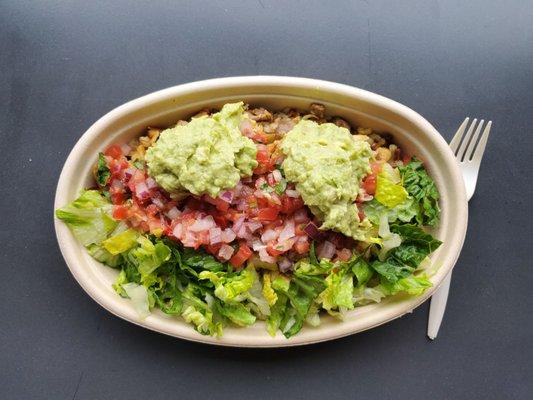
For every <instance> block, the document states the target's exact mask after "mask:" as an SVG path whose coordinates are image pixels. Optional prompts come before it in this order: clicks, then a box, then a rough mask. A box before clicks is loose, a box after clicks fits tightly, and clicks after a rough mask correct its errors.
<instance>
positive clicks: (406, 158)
mask: <svg viewBox="0 0 533 400" xmlns="http://www.w3.org/2000/svg"><path fill="white" fill-rule="evenodd" d="M402 161H403V164H404V165H405V164H409V163H410V162H411V156H409V155H407V154H404V155H403V157H402Z"/></svg>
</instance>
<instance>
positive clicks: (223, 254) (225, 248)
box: [218, 244, 233, 261]
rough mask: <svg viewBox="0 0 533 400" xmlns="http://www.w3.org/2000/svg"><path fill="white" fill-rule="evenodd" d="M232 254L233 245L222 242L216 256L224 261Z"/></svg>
mask: <svg viewBox="0 0 533 400" xmlns="http://www.w3.org/2000/svg"><path fill="white" fill-rule="evenodd" d="M232 255H233V247H231V246H229V245H227V244H223V245H222V246H221V247H220V250H219V251H218V256H219V257H220V258H222V259H223V260H226V261H227V260H229V259H230V258H231V256H232Z"/></svg>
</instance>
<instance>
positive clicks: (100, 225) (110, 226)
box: [56, 190, 118, 246]
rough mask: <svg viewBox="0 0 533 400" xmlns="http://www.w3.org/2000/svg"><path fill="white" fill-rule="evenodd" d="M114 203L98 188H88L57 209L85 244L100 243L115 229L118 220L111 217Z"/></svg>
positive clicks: (63, 219) (57, 212) (62, 218)
mask: <svg viewBox="0 0 533 400" xmlns="http://www.w3.org/2000/svg"><path fill="white" fill-rule="evenodd" d="M111 209H112V204H111V203H110V202H109V201H108V200H107V199H106V198H105V197H104V196H102V195H101V194H100V192H98V191H97V190H86V191H84V192H83V193H82V194H81V196H80V197H78V198H77V199H76V200H74V201H73V202H72V203H70V204H68V205H66V206H65V207H63V208H61V209H59V210H56V217H57V218H59V219H60V220H62V221H64V222H65V223H66V224H67V225H68V227H69V228H70V229H71V231H72V233H73V234H74V236H76V238H77V239H78V240H79V241H80V243H81V244H83V245H84V246H88V245H90V244H99V243H100V242H101V241H103V240H105V239H106V238H107V236H108V235H109V234H110V233H111V232H113V231H114V229H115V228H116V226H117V224H118V223H117V221H115V220H114V219H113V218H111V216H110V213H111Z"/></svg>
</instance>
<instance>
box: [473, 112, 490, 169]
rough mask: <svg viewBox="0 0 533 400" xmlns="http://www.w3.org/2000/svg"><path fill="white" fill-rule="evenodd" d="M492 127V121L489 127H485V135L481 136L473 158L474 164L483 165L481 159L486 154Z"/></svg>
mask: <svg viewBox="0 0 533 400" xmlns="http://www.w3.org/2000/svg"><path fill="white" fill-rule="evenodd" d="M491 126H492V121H489V122H488V124H487V126H486V127H485V130H484V131H483V134H482V135H481V139H480V140H479V145H478V146H477V149H476V151H475V152H474V155H473V156H472V162H474V163H477V164H478V165H479V164H480V163H481V157H483V153H484V152H485V146H486V145H487V140H488V138H489V133H490V127H491Z"/></svg>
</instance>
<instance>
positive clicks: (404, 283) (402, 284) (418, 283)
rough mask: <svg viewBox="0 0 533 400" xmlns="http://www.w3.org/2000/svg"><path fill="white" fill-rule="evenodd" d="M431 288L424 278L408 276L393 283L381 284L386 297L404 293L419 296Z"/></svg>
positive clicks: (430, 284)
mask: <svg viewBox="0 0 533 400" xmlns="http://www.w3.org/2000/svg"><path fill="white" fill-rule="evenodd" d="M431 286H433V285H432V283H431V282H430V281H429V280H428V279H427V278H426V277H424V276H414V275H410V276H407V277H405V278H402V279H400V280H398V281H396V282H394V283H391V282H382V284H381V287H382V288H383V291H384V292H385V293H386V294H387V295H394V294H396V293H399V292H406V293H408V294H410V295H413V296H419V295H421V294H422V293H424V291H425V290H426V289H427V288H429V287H431Z"/></svg>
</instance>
